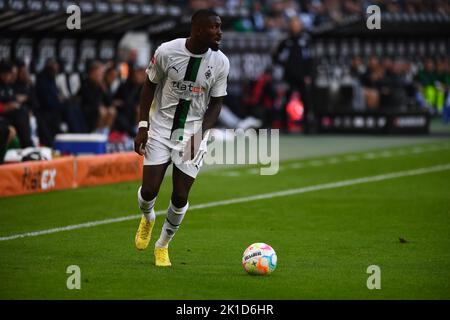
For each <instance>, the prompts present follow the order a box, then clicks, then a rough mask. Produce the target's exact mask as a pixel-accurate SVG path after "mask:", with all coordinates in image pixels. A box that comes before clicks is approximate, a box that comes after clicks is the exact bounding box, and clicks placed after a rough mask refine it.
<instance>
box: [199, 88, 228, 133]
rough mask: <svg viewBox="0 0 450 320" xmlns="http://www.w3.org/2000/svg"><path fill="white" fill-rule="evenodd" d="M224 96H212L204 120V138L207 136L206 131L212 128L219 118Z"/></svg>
mask: <svg viewBox="0 0 450 320" xmlns="http://www.w3.org/2000/svg"><path fill="white" fill-rule="evenodd" d="M223 98H224V96H221V97H211V99H210V100H209V104H208V109H206V112H205V115H204V117H203V122H202V139H203V137H204V136H205V133H206V131H208V130H209V129H211V128H212V127H213V126H214V124H215V123H216V121H217V119H218V118H219V114H220V110H221V109H222V104H223Z"/></svg>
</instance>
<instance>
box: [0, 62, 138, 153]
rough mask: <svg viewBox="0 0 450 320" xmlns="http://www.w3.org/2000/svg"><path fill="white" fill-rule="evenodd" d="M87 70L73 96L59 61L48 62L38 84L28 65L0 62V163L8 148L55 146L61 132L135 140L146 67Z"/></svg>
mask: <svg viewBox="0 0 450 320" xmlns="http://www.w3.org/2000/svg"><path fill="white" fill-rule="evenodd" d="M127 66H128V65H127ZM86 70H87V72H86V74H84V75H82V79H81V81H80V82H81V86H80V87H79V89H78V90H77V92H74V93H71V92H70V90H67V87H66V88H65V89H64V88H63V87H62V86H61V81H58V77H59V76H60V75H61V72H60V65H59V64H58V62H57V61H56V60H53V59H49V60H47V62H46V63H45V67H44V69H43V70H42V71H41V72H40V73H38V74H37V76H36V77H35V80H34V81H33V80H32V77H31V76H30V73H29V71H28V68H27V66H26V65H25V64H24V63H23V62H20V61H19V62H16V63H12V62H9V61H0V158H1V159H3V157H2V154H1V152H2V151H3V152H4V149H5V148H6V147H7V146H9V145H12V146H13V147H16V148H26V147H32V146H48V147H51V146H52V145H53V142H54V138H55V135H56V134H58V133H100V134H104V135H106V136H108V137H109V140H110V141H114V140H121V139H122V140H123V139H128V140H129V139H131V137H134V135H135V133H136V117H137V112H138V103H139V97H140V90H141V87H142V84H143V83H144V81H145V77H146V73H145V68H143V67H130V68H127V69H126V72H123V71H124V69H123V68H119V66H116V65H113V64H112V63H102V62H99V61H91V62H89V63H88V66H87V69H86ZM10 147H11V146H10Z"/></svg>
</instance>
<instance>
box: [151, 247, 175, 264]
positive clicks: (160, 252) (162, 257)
mask: <svg viewBox="0 0 450 320" xmlns="http://www.w3.org/2000/svg"><path fill="white" fill-rule="evenodd" d="M155 265H156V266H157V267H170V266H171V265H172V264H171V263H170V259H169V248H155Z"/></svg>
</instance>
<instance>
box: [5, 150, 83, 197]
mask: <svg viewBox="0 0 450 320" xmlns="http://www.w3.org/2000/svg"><path fill="white" fill-rule="evenodd" d="M74 180H75V179H74V158H73V157H64V158H60V159H55V160H52V161H29V162H22V163H14V164H4V165H1V166H0V197H6V196H13V195H20V194H28V193H35V192H47V191H52V190H60V189H69V188H73V187H75V185H74Z"/></svg>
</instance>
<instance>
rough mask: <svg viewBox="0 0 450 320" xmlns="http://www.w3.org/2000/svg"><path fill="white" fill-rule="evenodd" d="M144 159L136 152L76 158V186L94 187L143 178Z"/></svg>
mask: <svg viewBox="0 0 450 320" xmlns="http://www.w3.org/2000/svg"><path fill="white" fill-rule="evenodd" d="M142 165H143V157H141V156H139V155H138V154H136V153H134V152H125V153H114V154H106V155H96V156H79V157H77V158H76V169H75V170H76V175H75V176H76V185H77V186H78V187H81V186H93V185H100V184H108V183H116V182H122V181H130V180H139V179H141V177H142Z"/></svg>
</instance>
